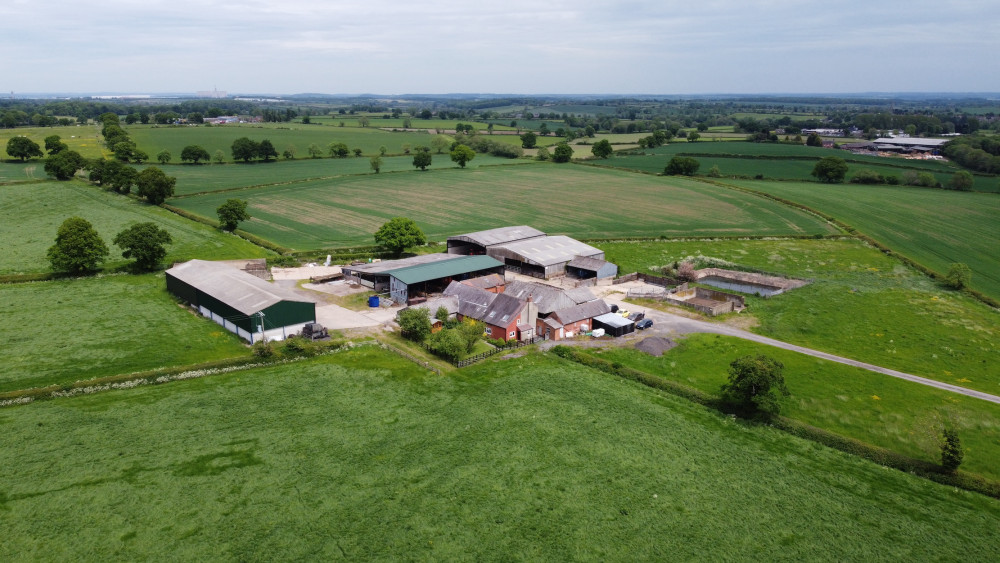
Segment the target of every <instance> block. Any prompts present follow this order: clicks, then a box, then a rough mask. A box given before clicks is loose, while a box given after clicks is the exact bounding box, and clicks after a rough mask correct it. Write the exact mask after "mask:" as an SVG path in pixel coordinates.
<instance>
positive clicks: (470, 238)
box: [448, 225, 545, 255]
mask: <svg viewBox="0 0 1000 563" xmlns="http://www.w3.org/2000/svg"><path fill="white" fill-rule="evenodd" d="M544 236H545V233H543V232H542V231H539V230H538V229H533V228H531V227H529V226H527V225H518V226H516V227H500V228H498V229H489V230H487V231H478V232H475V233H468V234H464V235H456V236H453V237H448V254H463V255H475V254H487V252H486V249H488V248H490V247H492V246H497V245H500V244H507V243H511V242H517V241H519V240H527V239H533V238H539V237H544Z"/></svg>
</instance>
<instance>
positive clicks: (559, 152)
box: [552, 143, 573, 162]
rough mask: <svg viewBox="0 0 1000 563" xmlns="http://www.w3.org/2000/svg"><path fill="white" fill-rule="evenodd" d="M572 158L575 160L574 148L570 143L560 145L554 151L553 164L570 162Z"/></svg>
mask: <svg viewBox="0 0 1000 563" xmlns="http://www.w3.org/2000/svg"><path fill="white" fill-rule="evenodd" d="M571 158H573V147H571V146H569V144H568V143H559V144H557V145H556V148H555V149H553V150H552V161H553V162H569V161H570V159H571Z"/></svg>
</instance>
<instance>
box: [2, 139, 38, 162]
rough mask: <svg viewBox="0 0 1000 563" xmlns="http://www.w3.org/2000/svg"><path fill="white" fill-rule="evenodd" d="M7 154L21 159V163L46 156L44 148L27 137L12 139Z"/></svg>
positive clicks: (8, 143)
mask: <svg viewBox="0 0 1000 563" xmlns="http://www.w3.org/2000/svg"><path fill="white" fill-rule="evenodd" d="M7 154H9V155H10V156H12V157H14V158H19V159H21V162H24V161H25V160H27V159H29V158H34V157H41V156H45V154H44V153H43V152H42V147H40V146H38V143H36V142H34V141H32V140H31V139H29V138H27V137H11V138H10V140H9V141H7Z"/></svg>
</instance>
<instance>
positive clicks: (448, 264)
mask: <svg viewBox="0 0 1000 563" xmlns="http://www.w3.org/2000/svg"><path fill="white" fill-rule="evenodd" d="M343 271H344V276H345V277H346V278H347V279H349V280H352V281H355V282H356V283H359V284H361V285H364V286H367V287H371V288H372V289H374V290H375V291H378V292H381V291H385V290H386V289H388V290H389V295H390V297H391V298H392V299H393V301H395V302H397V303H408V302H410V301H411V300H412V299H413V298H415V297H418V296H422V295H426V294H427V293H431V292H436V291H441V290H442V289H443V288H445V287H447V286H448V284H449V283H451V282H452V281H459V280H465V279H469V278H475V277H479V276H484V275H489V274H496V275H498V276H499V277H500V278H501V279H502V277H503V273H504V267H503V264H502V263H500V262H498V261H497V260H494V259H493V258H490V257H489V256H458V255H453V254H427V255H424V256H414V257H413V258H406V259H403V260H389V261H385V262H376V263H373V264H364V265H361V266H345V267H344V268H343Z"/></svg>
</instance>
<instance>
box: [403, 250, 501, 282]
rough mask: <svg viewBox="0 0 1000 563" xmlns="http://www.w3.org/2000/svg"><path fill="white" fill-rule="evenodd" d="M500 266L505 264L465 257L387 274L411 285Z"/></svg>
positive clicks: (484, 257) (494, 260)
mask: <svg viewBox="0 0 1000 563" xmlns="http://www.w3.org/2000/svg"><path fill="white" fill-rule="evenodd" d="M498 266H503V263H502V262H500V261H499V260H497V259H495V258H491V257H489V256H463V257H461V258H456V259H454V260H444V261H441V262H431V263H430V264H419V265H417V266H407V267H405V268H399V269H396V270H389V271H388V272H385V273H387V274H389V275H390V276H392V277H394V278H396V279H397V280H399V281H401V282H403V283H405V284H407V285H409V284H411V283H420V282H425V281H430V280H436V279H441V278H447V277H451V276H458V275H461V274H468V273H470V272H478V271H479V270H488V269H490V268H496V267H498Z"/></svg>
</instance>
